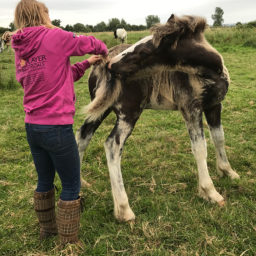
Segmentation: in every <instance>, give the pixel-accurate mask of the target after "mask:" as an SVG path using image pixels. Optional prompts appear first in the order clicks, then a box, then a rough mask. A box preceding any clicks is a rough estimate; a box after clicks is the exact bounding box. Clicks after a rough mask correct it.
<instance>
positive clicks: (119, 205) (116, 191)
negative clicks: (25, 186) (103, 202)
mask: <svg viewBox="0 0 256 256" xmlns="http://www.w3.org/2000/svg"><path fill="white" fill-rule="evenodd" d="M133 118H134V117H133ZM136 121H137V118H136V120H135V119H133V120H131V119H129V122H128V121H126V119H125V118H124V116H122V117H118V120H117V122H116V125H115V127H114V129H113V130H112V132H111V134H110V135H109V137H108V139H107V140H106V142H105V144H104V146H105V151H106V156H107V162H108V169H109V174H110V181H111V188H112V195H113V199H114V215H115V217H116V219H117V220H119V221H129V220H133V219H135V215H134V213H133V211H132V209H131V208H130V206H129V202H128V197H127V194H126V191H125V187H124V183H123V178H122V173H121V166H120V162H121V154H122V149H123V146H124V143H125V141H126V139H127V138H128V137H129V135H130V134H131V132H132V130H133V128H134V125H135V123H136Z"/></svg>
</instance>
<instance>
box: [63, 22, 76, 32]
mask: <svg viewBox="0 0 256 256" xmlns="http://www.w3.org/2000/svg"><path fill="white" fill-rule="evenodd" d="M64 29H65V30H66V31H74V28H73V26H72V25H69V24H67V25H66V27H65V28H64Z"/></svg>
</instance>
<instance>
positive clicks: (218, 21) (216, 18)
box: [212, 7, 224, 27]
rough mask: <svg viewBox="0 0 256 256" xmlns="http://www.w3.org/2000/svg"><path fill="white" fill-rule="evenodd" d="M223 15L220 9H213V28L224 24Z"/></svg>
mask: <svg viewBox="0 0 256 256" xmlns="http://www.w3.org/2000/svg"><path fill="white" fill-rule="evenodd" d="M223 14H224V11H223V10H222V9H221V8H220V7H216V8H215V13H214V14H213V15H212V19H213V26H214V27H220V26H222V24H223V22H224V19H223Z"/></svg>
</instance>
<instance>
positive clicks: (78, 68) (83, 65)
mask: <svg viewBox="0 0 256 256" xmlns="http://www.w3.org/2000/svg"><path fill="white" fill-rule="evenodd" d="M89 67H90V64H89V62H88V60H84V61H82V62H78V63H76V64H74V65H72V66H71V69H72V74H73V79H74V82H76V81H78V80H79V79H80V78H81V77H82V76H83V75H84V72H85V70H86V69H88V68H89Z"/></svg>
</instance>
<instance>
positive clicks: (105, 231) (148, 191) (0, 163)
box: [0, 31, 256, 256]
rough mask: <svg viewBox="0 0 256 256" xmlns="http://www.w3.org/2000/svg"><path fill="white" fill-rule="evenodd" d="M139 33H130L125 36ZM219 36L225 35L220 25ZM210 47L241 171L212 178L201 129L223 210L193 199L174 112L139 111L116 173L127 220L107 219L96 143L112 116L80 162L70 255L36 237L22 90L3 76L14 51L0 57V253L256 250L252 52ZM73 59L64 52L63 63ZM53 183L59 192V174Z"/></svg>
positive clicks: (107, 197) (109, 207)
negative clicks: (221, 66) (74, 245)
mask: <svg viewBox="0 0 256 256" xmlns="http://www.w3.org/2000/svg"><path fill="white" fill-rule="evenodd" d="M147 33H148V32H147V31H145V32H144V34H141V33H138V34H137V33H130V34H128V42H129V40H131V41H132V40H133V42H135V41H137V40H139V39H140V38H141V37H142V36H144V35H146V34H147ZM207 33H211V32H210V31H207ZM212 33H215V32H214V31H213V32H212ZM245 33H247V32H245ZM222 34H223V38H225V31H222ZM95 35H96V37H98V38H101V39H103V40H107V42H108V43H109V46H110V45H114V44H115V43H116V42H115V40H114V39H112V34H111V35H109V34H95ZM210 36H211V35H209V34H207V38H208V40H209V38H210ZM241 37H242V36H241ZM104 38H105V39H104ZM129 38H130V39H129ZM213 43H214V46H215V47H217V49H218V50H219V51H220V52H221V53H222V55H223V57H224V60H225V64H226V65H227V67H228V69H229V72H230V76H231V80H232V82H231V86H230V89H229V92H228V94H227V96H226V99H225V100H224V102H223V118H222V122H223V126H224V130H225V137H226V150H227V154H228V157H229V161H230V163H231V165H232V167H233V168H234V169H235V170H236V171H237V172H238V173H239V174H240V176H241V180H239V181H236V182H234V181H231V180H229V179H227V178H223V179H222V178H219V177H218V176H217V174H216V171H215V154H214V148H213V145H212V143H211V142H210V139H209V132H208V130H207V129H205V133H206V139H207V142H208V166H209V170H210V173H211V177H212V179H213V182H214V184H215V187H216V189H217V190H218V191H219V192H220V193H221V194H222V195H223V196H224V197H225V198H226V200H227V203H226V206H225V207H223V208H219V207H218V206H217V205H212V204H210V203H208V202H205V201H204V200H202V199H200V198H199V197H198V196H197V170H196V164H195V160H194V158H193V156H192V154H191V149H190V141H189V137H188V135H187V131H186V128H185V125H184V122H183V120H182V117H181V115H180V113H178V112H169V111H153V110H147V111H144V112H143V114H142V116H141V118H140V119H139V121H138V123H137V125H136V127H135V130H134V132H133V133H132V135H131V136H130V138H129V139H128V140H127V143H126V145H125V148H124V152H123V156H122V172H123V178H124V182H125V187H126V190H127V194H128V197H129V200H130V205H131V207H132V209H133V210H134V212H135V214H136V221H135V223H124V224H123V223H118V222H117V221H116V220H115V219H114V217H113V201H112V196H111V189H110V181H109V175H108V169H107V164H106V158H105V153H104V148H103V143H104V141H105V139H106V138H107V136H108V134H109V133H110V132H111V130H112V128H113V125H114V122H115V116H114V114H111V115H110V116H109V117H108V118H107V119H106V120H105V121H104V123H103V124H102V125H101V126H100V127H99V129H98V130H97V132H96V134H95V135H94V137H93V139H92V141H91V143H90V145H89V147H88V149H87V152H86V155H85V158H84V163H83V165H82V173H83V175H84V177H85V178H86V180H87V181H88V182H89V183H91V185H92V186H91V187H90V188H86V189H82V192H83V194H84V195H85V200H86V204H85V211H84V212H83V213H82V216H81V229H80V239H81V240H82V241H83V243H84V245H85V246H84V249H81V250H80V253H77V254H76V253H73V254H72V253H71V252H68V249H71V248H66V250H59V249H57V247H56V244H57V239H56V238H53V239H49V240H47V241H44V242H41V243H40V242H39V239H38V233H39V229H38V224H37V220H36V218H35V214H34V210H33V200H32V195H33V190H34V189H35V186H36V180H37V177H36V173H35V170H34V166H33V162H32V157H31V155H30V151H29V147H28V144H27V142H26V137H25V130H24V112H23V107H22V100H23V90H22V88H21V87H20V86H18V85H17V84H16V82H15V81H14V80H11V77H14V55H13V53H11V52H10V53H7V52H4V53H3V54H0V94H1V96H0V106H1V111H0V120H1V121H0V227H1V228H0V255H8V256H9V255H11V256H13V255H18V256H21V255H29V256H32V255H33V256H39V255H52V256H53V255H54V256H55V255H90V256H91V255H95V256H96V255H97V256H98V255H127V256H128V255H154V256H158V255H159V256H162V255H164V256H165V255H168V256H169V255H200V256H203V255H210V256H212V255H213V256H214V255H225V256H226V255H234V256H237V255H255V254H256V214H255V212H256V187H255V181H256V173H255V171H256V125H255V124H256V90H255V88H256V80H255V79H256V68H255V59H256V49H255V48H253V47H245V46H243V44H244V42H243V41H241V42H240V43H238V44H237V43H235V41H233V40H230V41H220V42H218V43H217V42H214V41H213ZM81 59H83V57H76V58H72V62H76V61H79V60H81ZM88 72H89V71H87V72H86V75H85V76H84V77H83V78H82V79H81V80H80V81H79V82H77V83H76V85H75V90H76V95H77V103H76V108H77V114H76V117H75V123H74V130H76V129H78V128H79V127H80V126H81V124H82V123H83V120H84V116H83V115H82V114H81V113H80V111H79V110H80V109H81V108H82V106H84V105H85V104H87V103H88V102H89V101H90V100H89V94H88V88H87V77H88ZM9 81H11V82H9ZM8 83H10V84H13V87H12V89H8V87H7V84H8ZM2 84H4V86H2ZM13 88H14V89H13ZM205 127H206V125H205ZM56 184H57V186H58V187H59V188H60V181H59V179H58V177H56ZM58 193H59V192H58Z"/></svg>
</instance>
